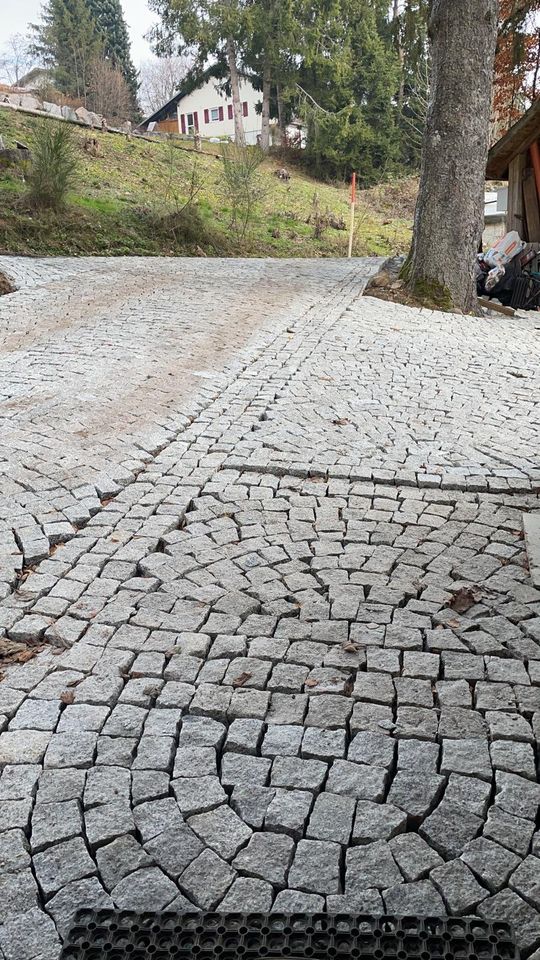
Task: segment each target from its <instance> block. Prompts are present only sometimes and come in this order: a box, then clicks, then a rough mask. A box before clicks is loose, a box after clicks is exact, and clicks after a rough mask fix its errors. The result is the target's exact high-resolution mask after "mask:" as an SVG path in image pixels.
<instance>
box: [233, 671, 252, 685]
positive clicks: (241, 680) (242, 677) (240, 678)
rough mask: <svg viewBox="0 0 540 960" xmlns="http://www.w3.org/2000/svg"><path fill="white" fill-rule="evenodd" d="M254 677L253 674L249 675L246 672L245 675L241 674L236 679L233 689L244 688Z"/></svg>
mask: <svg viewBox="0 0 540 960" xmlns="http://www.w3.org/2000/svg"><path fill="white" fill-rule="evenodd" d="M252 676H253V674H252V673H248V671H247V670H245V671H244V673H241V674H240V675H239V676H238V677H235V678H234V680H233V682H232V685H233V687H243V686H244V684H245V683H247V682H248V680H251V678H252Z"/></svg>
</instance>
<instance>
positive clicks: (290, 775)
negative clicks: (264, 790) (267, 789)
mask: <svg viewBox="0 0 540 960" xmlns="http://www.w3.org/2000/svg"><path fill="white" fill-rule="evenodd" d="M327 770H328V766H327V764H326V763H323V762H322V761H321V760H299V759H298V758H296V757H276V758H275V760H274V762H273V764H272V773H271V777H270V784H271V786H272V787H286V788H287V789H298V790H312V791H316V790H319V789H320V788H321V787H322V785H323V782H324V780H325V778H326V774H327Z"/></svg>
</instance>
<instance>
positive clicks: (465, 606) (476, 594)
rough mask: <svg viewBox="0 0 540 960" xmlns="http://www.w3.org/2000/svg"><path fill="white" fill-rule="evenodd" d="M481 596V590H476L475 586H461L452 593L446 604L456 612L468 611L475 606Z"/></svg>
mask: <svg viewBox="0 0 540 960" xmlns="http://www.w3.org/2000/svg"><path fill="white" fill-rule="evenodd" d="M481 596H482V591H481V590H475V589H474V587H461V588H460V589H459V590H456V592H455V593H453V594H452V597H451V598H450V600H449V601H448V603H447V604H446V606H447V607H450V609H451V610H455V611H456V613H466V612H467V610H470V609H471V607H474V605H475V604H476V603H478V601H479V600H480V597H481Z"/></svg>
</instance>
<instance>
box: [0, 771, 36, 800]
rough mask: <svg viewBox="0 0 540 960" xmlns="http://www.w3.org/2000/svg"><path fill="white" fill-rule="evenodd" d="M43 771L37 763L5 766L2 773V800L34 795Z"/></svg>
mask: <svg viewBox="0 0 540 960" xmlns="http://www.w3.org/2000/svg"><path fill="white" fill-rule="evenodd" d="M41 772H42V771H41V767H40V766H39V764H37V763H36V764H34V763H32V764H26V765H23V764H14V765H8V766H5V767H4V769H3V771H2V773H1V775H0V800H22V799H24V798H26V797H29V796H33V795H34V794H35V792H36V784H37V782H38V779H39V775H40V774H41Z"/></svg>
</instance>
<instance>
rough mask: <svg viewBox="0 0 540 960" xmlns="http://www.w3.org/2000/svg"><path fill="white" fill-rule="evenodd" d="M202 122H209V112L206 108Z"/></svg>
mask: <svg viewBox="0 0 540 960" xmlns="http://www.w3.org/2000/svg"><path fill="white" fill-rule="evenodd" d="M204 122H205V123H210V112H209V111H208V110H205V111H204Z"/></svg>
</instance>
